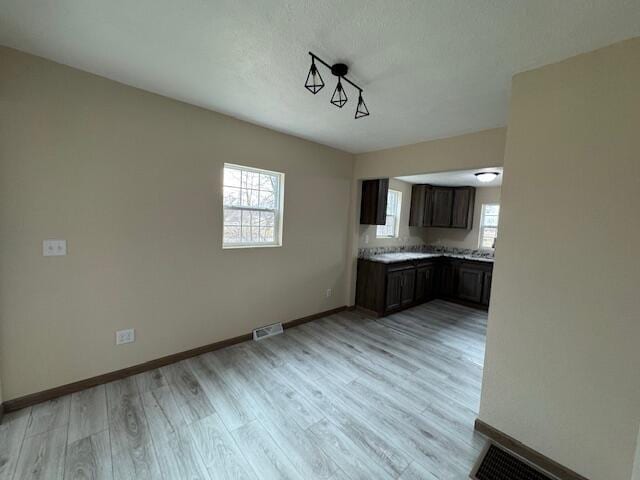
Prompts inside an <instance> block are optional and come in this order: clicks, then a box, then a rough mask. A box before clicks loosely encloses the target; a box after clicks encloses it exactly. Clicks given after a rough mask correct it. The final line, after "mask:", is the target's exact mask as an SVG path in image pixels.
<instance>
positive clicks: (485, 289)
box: [482, 272, 493, 305]
mask: <svg viewBox="0 0 640 480" xmlns="http://www.w3.org/2000/svg"><path fill="white" fill-rule="evenodd" d="M492 277H493V274H492V273H491V272H485V273H484V283H483V285H482V304H483V305H489V300H490V299H491V280H492Z"/></svg>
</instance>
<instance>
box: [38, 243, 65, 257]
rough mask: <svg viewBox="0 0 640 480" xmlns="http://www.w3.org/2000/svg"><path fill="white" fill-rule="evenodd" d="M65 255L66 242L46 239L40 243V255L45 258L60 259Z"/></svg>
mask: <svg viewBox="0 0 640 480" xmlns="http://www.w3.org/2000/svg"><path fill="white" fill-rule="evenodd" d="M66 254H67V241H66V240H56V239H48V240H43V241H42V255H43V256H45V257H62V256H64V255H66Z"/></svg>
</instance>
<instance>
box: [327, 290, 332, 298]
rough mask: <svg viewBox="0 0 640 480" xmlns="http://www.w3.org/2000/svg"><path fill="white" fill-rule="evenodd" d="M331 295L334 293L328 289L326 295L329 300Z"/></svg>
mask: <svg viewBox="0 0 640 480" xmlns="http://www.w3.org/2000/svg"><path fill="white" fill-rule="evenodd" d="M331 295H333V291H332V290H331V289H330V288H327V293H326V296H327V298H329V297H330V296H331Z"/></svg>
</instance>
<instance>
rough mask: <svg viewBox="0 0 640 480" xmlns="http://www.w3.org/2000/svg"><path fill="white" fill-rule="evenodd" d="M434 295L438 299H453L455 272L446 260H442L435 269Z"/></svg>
mask: <svg viewBox="0 0 640 480" xmlns="http://www.w3.org/2000/svg"><path fill="white" fill-rule="evenodd" d="M436 275H437V276H436V282H437V284H436V293H437V294H438V296H440V297H453V294H454V289H455V288H454V287H455V284H454V280H455V270H454V267H453V265H452V264H451V263H450V262H449V261H448V260H442V261H441V262H440V263H439V265H438V266H437V268H436Z"/></svg>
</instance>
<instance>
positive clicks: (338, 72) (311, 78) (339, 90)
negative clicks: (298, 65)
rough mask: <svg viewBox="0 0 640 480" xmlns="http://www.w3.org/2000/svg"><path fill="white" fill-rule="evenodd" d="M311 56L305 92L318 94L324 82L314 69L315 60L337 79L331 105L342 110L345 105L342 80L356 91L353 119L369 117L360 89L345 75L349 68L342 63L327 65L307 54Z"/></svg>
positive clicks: (345, 95) (346, 98)
mask: <svg viewBox="0 0 640 480" xmlns="http://www.w3.org/2000/svg"><path fill="white" fill-rule="evenodd" d="M309 55H311V68H310V69H309V73H308V74H307V81H306V82H305V84H304V86H305V88H306V89H307V90H309V91H310V92H311V93H313V94H314V95H315V94H316V93H318V92H319V91H320V90H321V89H322V87H324V81H323V80H322V77H321V76H320V72H319V71H318V68H317V67H316V60H317V61H318V62H319V63H321V64H322V65H324V66H325V67H327V68H328V69H329V70H331V73H332V74H333V75H335V76H336V77H338V84H337V85H336V89H335V90H334V91H333V95H332V96H331V103H332V104H333V105H335V106H336V107H339V108H342V107H344V106H345V104H346V103H347V100H348V97H347V92H345V90H344V87H343V86H342V80H344V81H345V82H347V83H348V84H350V85H351V86H352V87H354V88H355V89H356V90H358V105H357V106H356V114H355V118H362V117H367V116H369V109H368V108H367V105H366V104H365V103H364V99H363V98H362V88H360V87H359V86H358V85H356V84H355V83H353V82H352V81H351V80H349V79H348V78H347V77H346V75H347V73H348V72H349V67H347V65H345V64H344V63H336V64H334V65H329V64H328V63H327V62H325V61H324V60H322V59H321V58H320V57H318V56H316V55H314V54H313V53H311V52H309Z"/></svg>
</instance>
